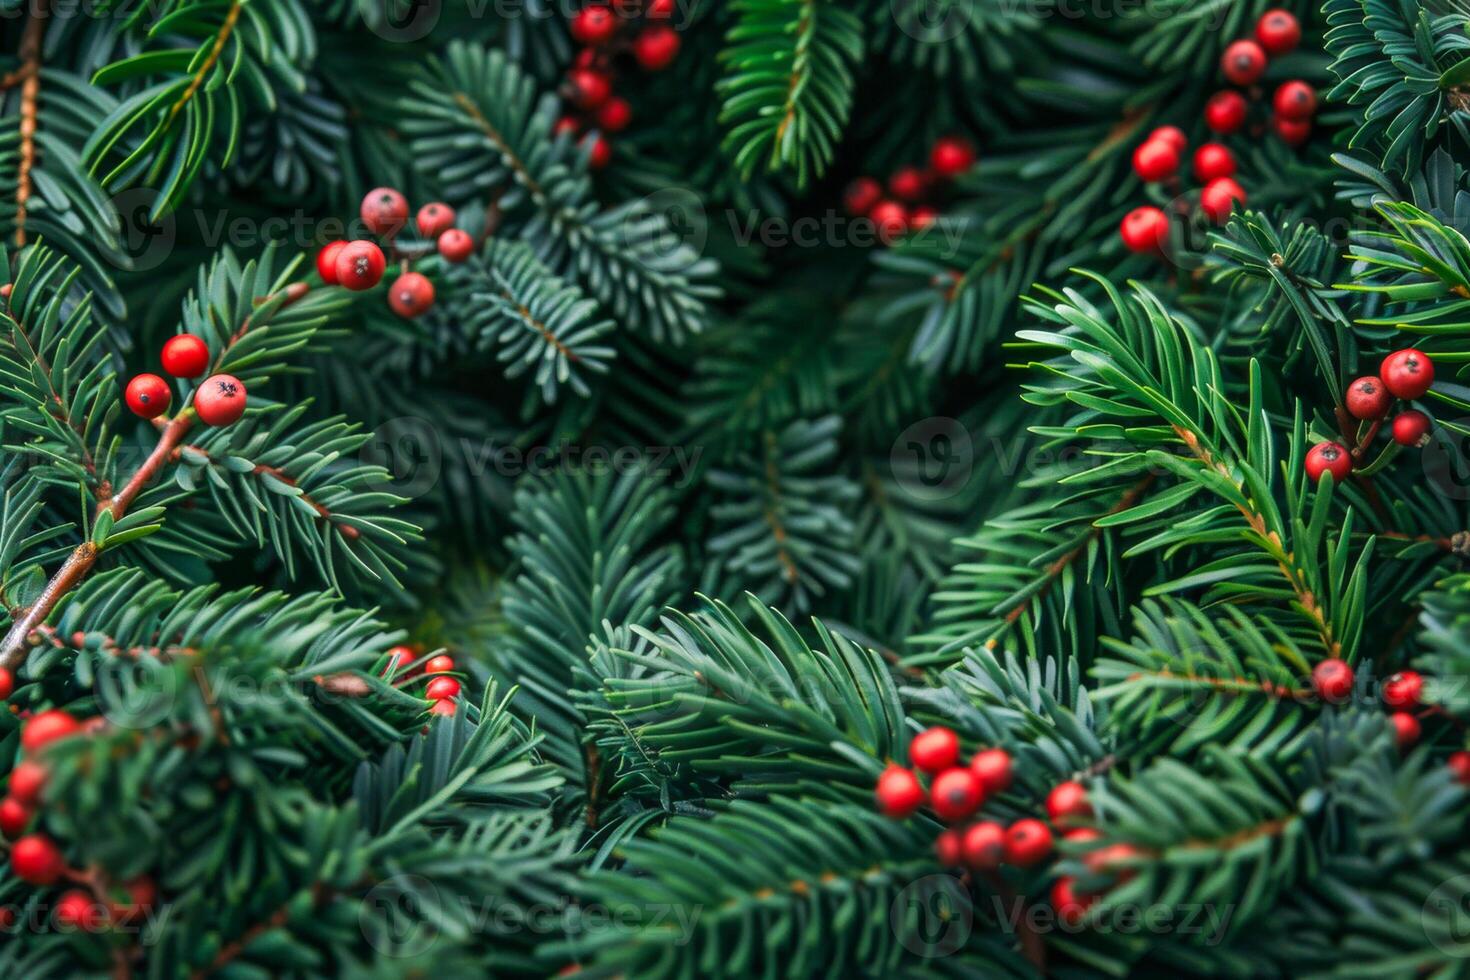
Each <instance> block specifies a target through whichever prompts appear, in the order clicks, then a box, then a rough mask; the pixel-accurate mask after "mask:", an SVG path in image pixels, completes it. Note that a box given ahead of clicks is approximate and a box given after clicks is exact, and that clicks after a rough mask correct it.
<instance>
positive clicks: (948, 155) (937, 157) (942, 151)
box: [929, 136, 975, 177]
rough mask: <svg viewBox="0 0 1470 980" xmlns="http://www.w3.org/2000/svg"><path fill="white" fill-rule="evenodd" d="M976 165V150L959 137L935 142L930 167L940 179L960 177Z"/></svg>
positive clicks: (945, 137) (931, 151) (930, 153)
mask: <svg viewBox="0 0 1470 980" xmlns="http://www.w3.org/2000/svg"><path fill="white" fill-rule="evenodd" d="M974 165H975V148H974V147H973V146H971V145H970V141H969V140H966V139H962V138H961V137H958V136H943V137H940V138H939V139H938V140H935V142H934V147H933V148H932V149H931V150H930V151H929V166H930V168H932V169H933V171H934V173H936V174H938V175H939V176H940V177H958V176H959V175H960V174H962V173H964V172H965V171H967V170H969V169H970V168H971V167H973V166H974Z"/></svg>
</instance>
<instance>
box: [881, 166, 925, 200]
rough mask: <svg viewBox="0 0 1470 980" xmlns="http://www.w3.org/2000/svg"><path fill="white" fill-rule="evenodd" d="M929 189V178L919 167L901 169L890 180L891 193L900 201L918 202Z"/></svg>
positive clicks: (889, 188)
mask: <svg viewBox="0 0 1470 980" xmlns="http://www.w3.org/2000/svg"><path fill="white" fill-rule="evenodd" d="M928 189H929V178H928V177H926V176H925V175H924V171H922V170H920V169H919V168H918V167H899V168H898V169H897V170H895V171H894V172H893V176H891V177H889V178H888V190H889V192H890V193H891V194H893V196H894V197H896V198H898V199H899V200H900V201H909V202H910V203H912V202H914V201H918V200H920V199H922V198H923V196H924V192H925V191H927V190H928Z"/></svg>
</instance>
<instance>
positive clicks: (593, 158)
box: [587, 133, 612, 170]
mask: <svg viewBox="0 0 1470 980" xmlns="http://www.w3.org/2000/svg"><path fill="white" fill-rule="evenodd" d="M611 161H612V144H611V143H609V142H608V140H607V137H606V136H603V135H602V134H601V133H599V134H597V135H596V136H594V137H592V139H591V140H590V141H588V150H587V166H589V167H591V168H592V169H593V170H601V169H602V168H603V167H605V166H607V165H608V164H609V163H610V162H611Z"/></svg>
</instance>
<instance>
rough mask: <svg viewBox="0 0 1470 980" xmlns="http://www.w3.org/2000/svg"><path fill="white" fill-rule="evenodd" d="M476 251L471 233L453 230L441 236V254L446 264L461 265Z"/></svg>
mask: <svg viewBox="0 0 1470 980" xmlns="http://www.w3.org/2000/svg"><path fill="white" fill-rule="evenodd" d="M474 250H475V240H474V239H473V238H471V237H470V234H469V232H467V231H460V230H459V229H458V228H451V229H449V230H448V231H446V232H445V233H444V234H442V235H440V236H439V254H440V255H442V256H444V261H445V262H453V263H456V264H457V263H460V262H463V261H464V260H465V259H467V258H469V257H470V253H472V252H473V251H474Z"/></svg>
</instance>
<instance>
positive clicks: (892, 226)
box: [869, 201, 909, 245]
mask: <svg viewBox="0 0 1470 980" xmlns="http://www.w3.org/2000/svg"><path fill="white" fill-rule="evenodd" d="M869 217H871V218H872V219H873V224H875V225H877V226H878V238H879V239H880V240H881V241H882V242H883V244H885V245H888V244H890V243H892V242H893V240H894V239H895V238H897V237H899V236H900V235H902V234H903V233H904V232H906V231H908V228H909V212H908V209H907V208H905V207H904V206H903V205H902V204H899V203H898V202H897V201H879V202H878V203H877V204H875V205H873V210H872V212H871V213H870V214H869Z"/></svg>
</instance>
